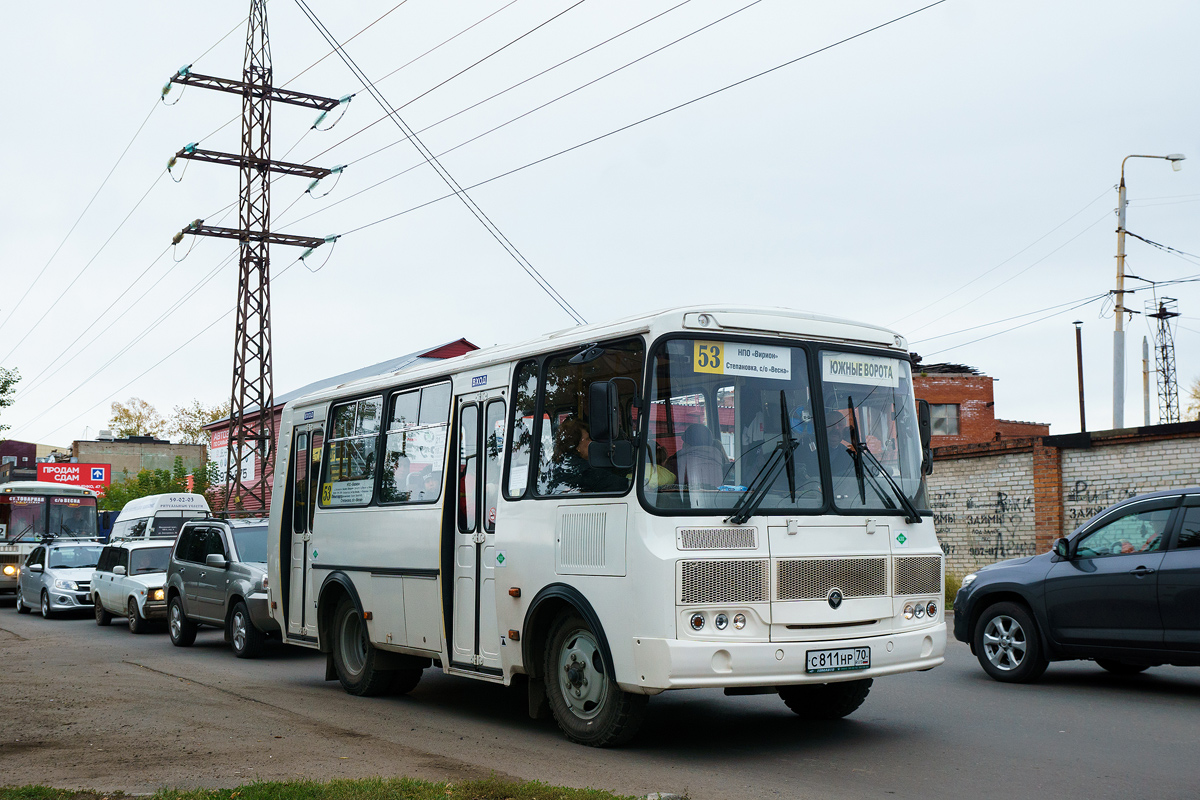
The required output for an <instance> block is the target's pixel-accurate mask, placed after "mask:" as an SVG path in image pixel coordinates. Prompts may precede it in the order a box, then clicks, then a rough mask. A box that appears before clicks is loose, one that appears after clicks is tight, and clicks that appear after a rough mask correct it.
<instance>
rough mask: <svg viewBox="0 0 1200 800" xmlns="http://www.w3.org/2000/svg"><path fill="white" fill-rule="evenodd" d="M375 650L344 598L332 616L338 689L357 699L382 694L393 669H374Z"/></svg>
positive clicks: (355, 609)
mask: <svg viewBox="0 0 1200 800" xmlns="http://www.w3.org/2000/svg"><path fill="white" fill-rule="evenodd" d="M378 662H379V651H378V650H376V649H375V647H374V645H372V644H371V643H370V642H369V641H368V640H367V626H366V625H363V619H362V615H361V614H359V613H358V609H357V608H356V607H355V606H354V603H352V602H351V601H350V599H349V598H348V597H343V598H342V601H341V602H340V603H338V607H337V611H335V612H334V613H333V667H334V670H335V671H336V672H337V676H338V680H339V681H340V682H341V684H342V688H343V689H345V690H346V691H347V692H348V693H350V694H353V695H357V696H359V697H374V696H376V695H381V694H385V693H386V692H387V691H388V690H389V689H391V687H392V683H393V681H394V680H395V678H396V676H395V670H390V669H381V668H380V667H379V666H378Z"/></svg>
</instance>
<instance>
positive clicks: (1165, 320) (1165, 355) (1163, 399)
mask: <svg viewBox="0 0 1200 800" xmlns="http://www.w3.org/2000/svg"><path fill="white" fill-rule="evenodd" d="M1178 309H1179V301H1178V300H1176V299H1175V298H1174V297H1162V298H1159V301H1158V307H1157V309H1156V308H1155V304H1154V301H1153V300H1151V301H1149V302H1147V303H1146V316H1147V317H1150V318H1151V319H1156V320H1158V327H1157V329H1156V330H1155V332H1154V362H1155V367H1156V368H1157V370H1158V422H1159V424H1161V425H1166V424H1170V423H1172V422H1179V385H1178V384H1177V383H1176V381H1175V333H1174V331H1172V330H1171V320H1173V319H1175V317H1178V316H1179V310H1178Z"/></svg>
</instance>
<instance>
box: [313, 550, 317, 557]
mask: <svg viewBox="0 0 1200 800" xmlns="http://www.w3.org/2000/svg"><path fill="white" fill-rule="evenodd" d="M316 557H317V551H316V550H313V558H316Z"/></svg>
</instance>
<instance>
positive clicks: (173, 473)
mask: <svg viewBox="0 0 1200 800" xmlns="http://www.w3.org/2000/svg"><path fill="white" fill-rule="evenodd" d="M191 475H192V488H191V489H190V491H191V492H193V493H195V494H207V493H208V491H209V489H210V488H211V487H212V485H213V483H214V482H215V481H216V479H217V465H216V463H215V462H212V461H206V462H205V463H204V467H203V468H202V469H198V470H193V471H192V473H191ZM187 491H189V489H188V471H187V469H185V468H184V466H183V458H182V457H181V456H175V468H174V469H172V470H165V469H155V470H150V469H144V470H142V471H141V472H139V473H138V474H137V475H134V476H132V477H130V475H129V473H128V472H125V473H124V477H123V478H122V479H121V480H119V481H113V483H112V485H110V486H109V487H108V488H107V489H106V490H105V491H104V496H103V497H101V498H100V502H99V503H98V505H99V507H100V508H101V509H102V510H105V511H120V510H121V509H122V508H124V507H125V504H126V503H128V502H129V501H130V500H136V499H138V498H139V497H146V496H148V495H152V494H175V493H183V492H187ZM210 502H211V501H210Z"/></svg>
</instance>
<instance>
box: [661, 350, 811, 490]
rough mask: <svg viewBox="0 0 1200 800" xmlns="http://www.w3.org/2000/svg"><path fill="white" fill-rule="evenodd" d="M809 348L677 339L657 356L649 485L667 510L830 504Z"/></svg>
mask: <svg viewBox="0 0 1200 800" xmlns="http://www.w3.org/2000/svg"><path fill="white" fill-rule="evenodd" d="M812 410H813V396H812V391H811V388H810V381H809V375H808V353H807V351H806V350H805V349H804V348H801V347H787V346H782V345H778V344H774V345H764V344H758V343H752V342H738V341H701V340H694V339H675V340H672V341H669V342H667V343H666V344H665V345H664V346H663V347H661V348H660V349H659V351H658V353H657V354H656V356H655V362H654V375H653V382H652V385H651V397H650V409H649V411H648V415H649V424H650V430H649V441H648V446H647V448H646V451H645V455H644V459H645V471H644V474H643V481H644V485H643V491H644V493H645V496H646V499H647V501H648V502H649V503H650V504H651V505H653V506H655V507H656V508H659V509H662V510H671V509H689V508H691V509H722V510H733V509H735V507H737V508H740V507H743V506H747V505H753V506H754V507H755V508H756V509H758V510H759V511H760V512H762V513H786V512H788V511H790V510H795V509H818V508H821V507H822V506H823V505H824V494H823V490H822V486H821V469H820V462H819V460H818V456H817V452H818V446H819V445H818V442H817V438H816V435H815V431H814V427H813V413H812Z"/></svg>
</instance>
